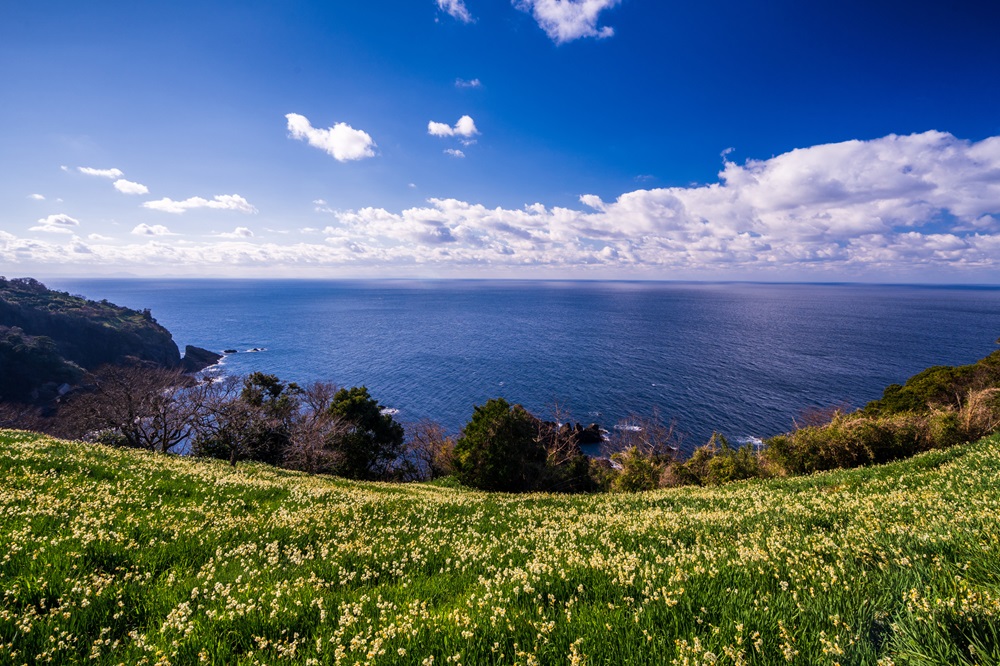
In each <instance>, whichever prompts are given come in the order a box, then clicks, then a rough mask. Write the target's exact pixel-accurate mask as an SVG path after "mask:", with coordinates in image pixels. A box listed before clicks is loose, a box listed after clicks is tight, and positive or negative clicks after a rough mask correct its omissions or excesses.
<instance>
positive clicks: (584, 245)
mask: <svg viewBox="0 0 1000 666" xmlns="http://www.w3.org/2000/svg"><path fill="white" fill-rule="evenodd" d="M47 219H48V218H46V220H47ZM46 220H40V221H39V225H40V226H42V225H43V223H45V224H44V226H47V227H66V228H70V227H74V226H75V225H74V224H73V222H72V221H71V220H72V218H70V220H63V221H62V222H60V221H59V220H57V219H54V220H53V221H52V222H51V223H46ZM329 220H330V223H329V225H328V226H326V227H325V228H323V229H322V230H320V231H317V230H315V229H301V230H300V231H301V232H302V234H303V235H295V236H292V237H289V241H292V239H297V240H298V242H294V241H292V242H287V243H284V244H279V243H275V242H259V241H258V239H252V241H251V239H249V238H248V237H226V238H220V239H212V240H211V241H210V242H209V241H192V242H190V243H184V244H179V243H165V242H159V241H158V240H157V239H155V238H152V239H149V240H148V241H146V242H142V243H137V242H133V243H131V244H129V243H125V244H114V245H112V244H93V245H90V246H89V250H90V252H89V253H86V252H83V251H82V249H81V248H78V251H75V252H73V251H71V250H70V249H69V245H68V244H66V243H57V242H55V241H51V242H50V241H45V240H37V239H33V238H26V239H21V238H17V237H15V236H14V235H13V234H6V235H4V233H2V232H0V262H5V263H17V262H20V261H26V260H28V259H30V260H32V261H35V262H41V263H45V262H53V263H62V264H66V263H69V262H73V261H84V259H81V258H80V257H85V258H86V259H85V261H87V262H95V263H94V264H93V265H98V264H97V262H102V263H101V265H115V266H120V265H133V264H134V265H139V266H164V267H166V268H165V269H164V270H172V269H173V268H174V267H176V266H192V267H198V266H202V267H204V266H213V267H229V269H231V270H234V271H236V270H243V269H246V270H251V269H254V268H256V269H258V270H259V273H258V274H273V270H272V269H274V268H275V267H285V269H286V271H295V272H298V271H299V270H305V269H307V268H309V267H313V268H315V269H316V270H317V271H323V270H326V269H345V270H349V271H353V270H354V269H360V268H366V267H367V268H372V270H374V268H373V267H377V268H378V270H379V271H381V272H382V273H388V274H391V273H392V269H393V267H400V269H401V270H403V271H405V272H407V273H408V274H412V269H413V267H415V266H428V267H429V268H428V271H429V272H430V273H436V272H438V271H440V270H443V269H446V268H451V269H456V270H463V269H466V270H467V269H469V268H470V267H475V268H476V269H477V270H479V269H480V268H489V269H490V270H493V269H498V268H503V269H506V270H509V271H519V272H524V271H527V273H526V274H529V275H530V274H531V273H530V272H531V271H536V270H537V271H561V273H560V274H562V275H594V276H608V277H615V276H623V275H643V276H646V277H656V278H676V277H686V278H696V279H697V278H702V279H713V278H723V277H737V278H743V279H747V278H750V279H807V278H810V277H811V278H812V279H817V278H819V279H858V278H859V276H864V278H865V279H870V278H878V277H879V276H883V277H884V278H885V279H889V280H898V279H900V277H901V276H908V278H912V279H916V280H933V279H935V278H939V277H940V276H942V275H947V276H952V278H954V277H955V276H959V279H963V280H967V281H979V282H982V281H986V280H996V279H1000V137H990V138H987V139H985V140H982V141H979V142H970V141H965V140H961V139H958V138H956V137H954V136H952V135H950V134H946V133H943V132H925V133H922V134H913V135H909V136H895V135H890V136H886V137H883V138H880V139H874V140H869V141H845V142H841V143H834V144H826V145H820V146H812V147H809V148H802V149H798V150H793V151H790V152H788V153H785V154H782V155H778V156H776V157H772V158H770V159H765V160H748V161H746V162H744V163H742V164H737V163H735V162H730V161H726V162H725V163H724V165H723V168H722V170H721V172H720V174H719V179H718V181H717V182H714V183H710V184H706V185H700V186H691V187H673V188H652V189H638V190H635V191H632V192H627V193H624V194H621V195H620V196H618V197H616V198H613V199H610V198H609V199H605V198H602V197H600V196H598V195H596V194H592V193H588V194H583V195H582V196H581V197H580V198H579V205H578V206H574V207H560V206H552V207H550V206H546V205H544V204H542V203H532V204H529V205H526V206H523V207H521V208H500V207H496V208H489V207H486V206H484V205H482V204H478V203H474V202H466V201H460V200H456V199H430V200H428V201H427V202H426V203H425V204H423V205H420V206H416V207H413V208H407V209H403V210H399V211H390V210H386V209H384V208H361V209H358V210H347V211H343V210H342V211H335V212H333V213H332V214H331V217H330V218H329ZM157 232H160V233H157ZM310 232H312V235H309V234H310ZM134 233H137V234H139V235H142V236H157V235H163V234H167V233H169V231H168V230H166V229H165V228H163V227H150V226H148V225H139V226H138V227H136V231H135V232H134ZM235 233H236V232H234V234H235ZM317 234H318V236H317ZM76 245H79V242H77V243H76ZM88 265H89V264H88ZM466 274H467V273H466Z"/></svg>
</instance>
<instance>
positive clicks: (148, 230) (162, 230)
mask: <svg viewBox="0 0 1000 666" xmlns="http://www.w3.org/2000/svg"><path fill="white" fill-rule="evenodd" d="M132 234H133V235H135V236H173V235H175V234H172V233H171V232H170V229H167V228H166V227H165V226H163V225H162V224H146V223H145V222H143V223H142V224H137V225H135V227H134V228H133V229H132Z"/></svg>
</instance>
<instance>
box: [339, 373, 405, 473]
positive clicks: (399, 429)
mask: <svg viewBox="0 0 1000 666" xmlns="http://www.w3.org/2000/svg"><path fill="white" fill-rule="evenodd" d="M330 415H331V416H333V417H335V418H337V419H339V420H340V421H341V423H343V424H344V425H346V429H345V430H344V432H341V433H338V434H336V435H335V436H334V437H333V438H332V441H330V442H329V446H330V448H331V449H333V450H334V451H336V453H337V454H338V455H337V461H336V463H335V465H334V470H333V471H334V473H335V474H337V475H338V476H344V477H347V478H350V479H367V480H377V479H386V478H389V476H390V470H391V468H392V465H393V463H395V462H396V460H397V459H398V458H399V456H400V454H401V453H402V450H403V435H404V433H403V426H401V425H400V424H398V423H396V421H395V420H393V418H392V416H391V415H390V414H385V413H383V410H382V406H381V405H379V403H378V401H376V400H375V399H374V398H372V397H371V396H370V395H369V394H368V389H367V388H366V387H364V386H360V387H358V386H355V387H354V388H350V389H340V390H339V391H338V392H337V393H336V395H334V396H333V403H332V404H331V405H330Z"/></svg>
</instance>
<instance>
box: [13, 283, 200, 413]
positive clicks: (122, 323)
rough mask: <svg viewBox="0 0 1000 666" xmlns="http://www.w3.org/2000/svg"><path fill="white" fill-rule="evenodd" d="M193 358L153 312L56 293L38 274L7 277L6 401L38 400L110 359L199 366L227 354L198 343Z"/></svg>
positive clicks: (164, 365)
mask: <svg viewBox="0 0 1000 666" xmlns="http://www.w3.org/2000/svg"><path fill="white" fill-rule="evenodd" d="M190 350H194V353H191V351H190ZM188 356H190V357H191V358H188V359H185V360H182V359H181V355H180V352H179V351H178V349H177V344H176V343H175V342H174V340H173V338H172V337H171V335H170V331H168V330H167V329H166V328H164V327H163V326H161V325H160V324H158V323H157V322H156V320H155V319H153V317H152V315H151V314H150V312H149V310H144V311H138V310H132V309H130V308H124V307H120V306H118V305H115V304H113V303H109V302H108V301H91V300H88V299H86V298H83V297H81V296H72V295H70V294H68V293H66V292H61V291H53V290H51V289H48V288H46V287H45V285H43V284H42V283H41V282H38V281H37V280H34V279H32V278H16V279H11V280H8V279H6V278H0V399H3V398H8V399H20V400H23V399H37V398H38V397H39V394H38V389H39V388H40V387H42V386H44V385H46V384H53V383H55V384H62V383H63V382H69V383H73V379H74V378H78V377H79V376H81V375H82V374H83V372H82V371H87V370H94V369H96V368H98V367H100V366H102V365H106V364H122V363H136V362H138V363H148V364H150V365H154V366H157V367H161V368H169V369H174V368H177V369H180V370H182V371H185V372H197V371H198V370H201V369H203V368H204V367H206V366H207V365H211V364H212V363H214V362H215V361H217V360H218V358H219V357H218V355H216V354H213V353H212V352H207V351H205V350H201V349H198V348H196V347H189V353H188Z"/></svg>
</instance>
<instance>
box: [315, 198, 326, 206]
mask: <svg viewBox="0 0 1000 666" xmlns="http://www.w3.org/2000/svg"><path fill="white" fill-rule="evenodd" d="M313 203H314V204H316V205H317V206H325V205H326V199H314V200H313Z"/></svg>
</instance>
